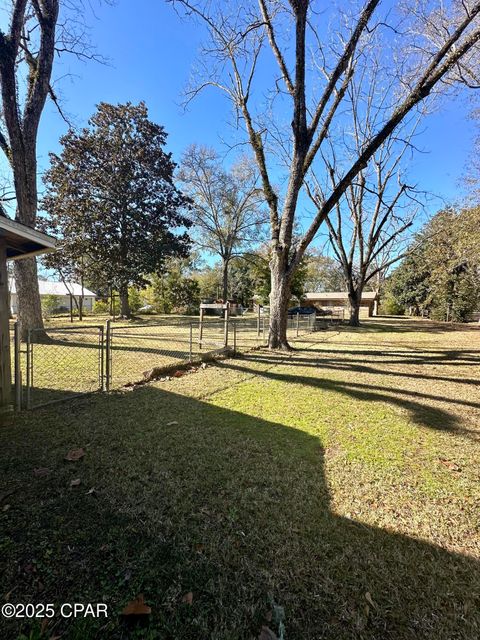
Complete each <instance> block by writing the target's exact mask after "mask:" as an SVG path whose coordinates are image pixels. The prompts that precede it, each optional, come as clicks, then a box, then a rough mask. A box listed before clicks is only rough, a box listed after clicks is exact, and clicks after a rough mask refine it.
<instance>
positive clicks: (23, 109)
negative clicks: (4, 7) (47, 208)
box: [0, 0, 97, 339]
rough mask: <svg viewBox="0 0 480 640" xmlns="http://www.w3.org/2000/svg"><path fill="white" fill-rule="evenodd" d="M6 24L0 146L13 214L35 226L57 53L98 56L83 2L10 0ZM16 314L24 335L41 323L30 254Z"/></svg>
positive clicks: (18, 275) (1, 42) (0, 40)
mask: <svg viewBox="0 0 480 640" xmlns="http://www.w3.org/2000/svg"><path fill="white" fill-rule="evenodd" d="M10 4H11V16H10V23H9V25H8V27H7V28H6V29H5V30H4V31H3V30H0V85H1V120H2V125H3V126H2V127H1V128H0V148H1V149H2V150H3V152H4V153H5V156H6V158H7V160H8V162H9V164H10V167H11V170H12V173H13V181H14V186H15V195H16V202H17V211H16V218H17V220H18V221H19V222H21V223H23V224H25V225H27V226H29V227H34V226H35V221H36V215H37V207H38V195H37V154H36V151H37V132H38V127H39V123H40V118H41V115H42V112H43V108H44V106H45V102H46V100H47V97H50V98H51V99H52V100H53V101H54V103H55V105H56V106H57V107H58V109H59V110H60V112H61V114H62V116H63V117H64V118H65V116H64V114H63V112H62V110H61V106H60V103H59V100H58V98H57V95H56V93H55V91H54V88H53V82H52V68H53V60H54V55H55V53H56V52H57V53H63V52H69V53H73V54H75V55H76V56H79V57H81V58H87V59H91V58H96V57H97V56H96V55H95V53H94V52H93V51H92V49H91V48H90V46H89V44H88V39H87V38H85V37H84V35H85V30H84V23H83V14H84V12H85V7H84V6H83V5H82V2H74V1H73V0H72V1H71V0H63V2H62V3H61V5H62V7H63V8H64V9H65V12H66V15H65V16H64V17H62V18H61V19H60V21H59V8H60V2H59V0H10ZM15 280H16V287H17V297H18V310H19V312H18V318H19V321H20V326H21V335H22V338H23V339H24V338H25V337H26V333H27V331H28V329H30V328H33V327H35V328H38V327H43V319H42V310H41V305H40V296H39V292H38V284H37V265H36V261H35V259H34V258H30V259H26V260H19V261H17V262H16V263H15Z"/></svg>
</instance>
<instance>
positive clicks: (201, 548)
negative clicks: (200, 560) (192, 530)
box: [195, 542, 205, 553]
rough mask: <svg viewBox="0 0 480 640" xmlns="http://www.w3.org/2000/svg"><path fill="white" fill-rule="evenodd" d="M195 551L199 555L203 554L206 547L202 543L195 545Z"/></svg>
mask: <svg viewBox="0 0 480 640" xmlns="http://www.w3.org/2000/svg"><path fill="white" fill-rule="evenodd" d="M195 551H196V552H197V553H203V552H204V551H205V545H204V544H202V543H201V542H197V544H196V545H195Z"/></svg>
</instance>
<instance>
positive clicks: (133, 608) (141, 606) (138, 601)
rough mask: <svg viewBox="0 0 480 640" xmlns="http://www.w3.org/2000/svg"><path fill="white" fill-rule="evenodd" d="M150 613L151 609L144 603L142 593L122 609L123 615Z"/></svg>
mask: <svg viewBox="0 0 480 640" xmlns="http://www.w3.org/2000/svg"><path fill="white" fill-rule="evenodd" d="M150 613H152V609H151V607H149V606H148V605H146V604H145V599H144V597H143V593H140V594H139V595H138V596H137V597H136V598H135V599H134V600H131V601H130V602H129V603H128V604H127V606H126V607H125V608H124V610H123V611H122V615H123V616H144V615H148V614H150Z"/></svg>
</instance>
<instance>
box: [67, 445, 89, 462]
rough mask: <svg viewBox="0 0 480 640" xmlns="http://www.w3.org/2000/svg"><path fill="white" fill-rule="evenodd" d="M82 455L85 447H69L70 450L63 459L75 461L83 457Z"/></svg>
mask: <svg viewBox="0 0 480 640" xmlns="http://www.w3.org/2000/svg"><path fill="white" fill-rule="evenodd" d="M84 455H85V449H83V448H82V447H80V448H79V449H70V451H69V452H68V453H67V455H66V456H65V460H68V461H69V462H76V461H77V460H80V459H81V458H83V456H84Z"/></svg>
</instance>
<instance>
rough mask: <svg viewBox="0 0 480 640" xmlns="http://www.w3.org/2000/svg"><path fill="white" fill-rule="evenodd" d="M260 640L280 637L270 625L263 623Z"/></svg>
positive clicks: (275, 639)
mask: <svg viewBox="0 0 480 640" xmlns="http://www.w3.org/2000/svg"><path fill="white" fill-rule="evenodd" d="M258 640H278V637H277V635H276V634H275V633H273V631H272V630H271V629H270V628H269V627H266V626H265V625H263V626H262V630H261V631H260V635H259V636H258Z"/></svg>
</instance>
